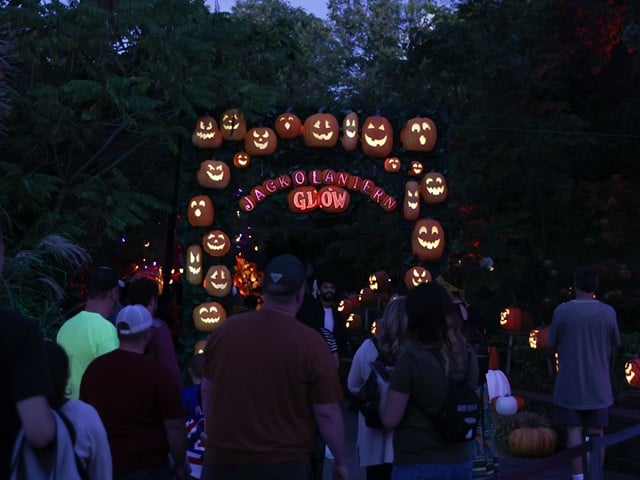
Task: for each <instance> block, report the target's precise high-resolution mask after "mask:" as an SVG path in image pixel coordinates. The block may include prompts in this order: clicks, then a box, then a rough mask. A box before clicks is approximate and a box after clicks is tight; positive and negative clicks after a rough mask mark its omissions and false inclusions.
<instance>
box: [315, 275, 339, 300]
mask: <svg viewBox="0 0 640 480" xmlns="http://www.w3.org/2000/svg"><path fill="white" fill-rule="evenodd" d="M318 291H319V292H320V299H321V300H322V301H323V302H327V303H330V302H333V301H334V300H335V297H336V284H335V283H334V282H333V280H329V279H324V280H322V281H321V282H320V285H319V287H318Z"/></svg>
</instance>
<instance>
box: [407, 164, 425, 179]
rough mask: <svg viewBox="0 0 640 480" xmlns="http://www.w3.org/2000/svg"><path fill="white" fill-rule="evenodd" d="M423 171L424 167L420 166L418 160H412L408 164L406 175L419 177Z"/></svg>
mask: <svg viewBox="0 0 640 480" xmlns="http://www.w3.org/2000/svg"><path fill="white" fill-rule="evenodd" d="M423 171H424V167H423V166H422V163H421V162H419V161H418V160H414V161H412V162H411V163H410V164H409V171H408V172H407V173H408V174H409V176H410V177H419V176H420V175H422V172H423Z"/></svg>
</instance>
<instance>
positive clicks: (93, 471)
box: [76, 410, 113, 480]
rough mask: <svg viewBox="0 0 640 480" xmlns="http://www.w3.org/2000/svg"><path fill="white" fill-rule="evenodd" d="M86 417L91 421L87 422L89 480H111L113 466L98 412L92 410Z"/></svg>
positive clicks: (107, 441) (105, 433)
mask: <svg viewBox="0 0 640 480" xmlns="http://www.w3.org/2000/svg"><path fill="white" fill-rule="evenodd" d="M86 415H87V419H89V418H91V421H88V422H87V425H88V427H89V430H88V435H89V441H90V442H91V447H90V453H89V454H90V456H89V459H88V465H87V474H88V476H89V480H111V479H112V478H113V465H112V463H111V449H110V447H109V440H108V438H107V432H106V431H105V429H104V425H103V424H102V420H100V416H99V415H98V412H96V411H95V410H92V411H91V415H90V416H89V414H88V413H87V414H86ZM76 444H77V440H76Z"/></svg>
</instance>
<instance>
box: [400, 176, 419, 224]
mask: <svg viewBox="0 0 640 480" xmlns="http://www.w3.org/2000/svg"><path fill="white" fill-rule="evenodd" d="M402 215H403V217H404V219H405V220H409V221H411V222H413V221H415V220H417V219H418V217H419V216H420V184H419V183H418V182H416V181H415V180H409V181H408V182H407V183H406V184H405V185H404V201H403V202H402Z"/></svg>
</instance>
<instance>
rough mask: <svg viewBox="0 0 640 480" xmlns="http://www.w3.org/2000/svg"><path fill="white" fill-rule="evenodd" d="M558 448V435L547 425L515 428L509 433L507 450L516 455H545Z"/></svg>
mask: <svg viewBox="0 0 640 480" xmlns="http://www.w3.org/2000/svg"><path fill="white" fill-rule="evenodd" d="M557 448H558V435H557V434H556V431H555V430H554V429H553V428H549V427H522V428H516V429H515V430H513V431H512V432H511V433H510V434H509V451H510V452H511V454H512V455H514V456H516V457H546V456H548V455H551V454H553V453H554V452H555V451H556V449H557Z"/></svg>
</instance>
